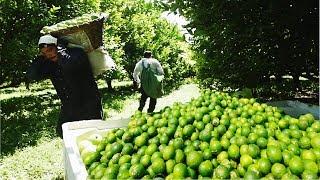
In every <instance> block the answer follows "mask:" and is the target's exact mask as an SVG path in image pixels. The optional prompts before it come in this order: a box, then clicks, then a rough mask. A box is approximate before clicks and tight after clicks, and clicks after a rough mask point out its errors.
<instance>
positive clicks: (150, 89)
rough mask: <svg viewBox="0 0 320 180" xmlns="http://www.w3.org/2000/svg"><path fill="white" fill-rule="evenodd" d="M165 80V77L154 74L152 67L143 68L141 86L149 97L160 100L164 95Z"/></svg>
mask: <svg viewBox="0 0 320 180" xmlns="http://www.w3.org/2000/svg"><path fill="white" fill-rule="evenodd" d="M163 78H164V76H163V75H158V74H156V73H155V72H153V71H152V69H151V67H150V65H148V67H143V70H142V73H141V86H142V88H143V90H144V91H145V92H146V94H147V95H148V96H150V97H152V98H159V97H161V96H162V95H163V94H164V92H163Z"/></svg>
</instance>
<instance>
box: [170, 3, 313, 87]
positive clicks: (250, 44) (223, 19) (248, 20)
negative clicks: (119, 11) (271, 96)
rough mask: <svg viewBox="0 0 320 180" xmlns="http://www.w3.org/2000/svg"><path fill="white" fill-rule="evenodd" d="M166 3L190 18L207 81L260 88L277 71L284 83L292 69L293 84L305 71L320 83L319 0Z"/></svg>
mask: <svg viewBox="0 0 320 180" xmlns="http://www.w3.org/2000/svg"><path fill="white" fill-rule="evenodd" d="M165 6H167V7H168V8H170V9H171V10H172V11H178V12H179V13H180V14H182V15H183V16H185V17H186V18H187V19H188V20H189V22H190V23H189V24H188V25H187V28H188V30H189V31H190V33H192V34H193V36H194V47H195V49H196V50H197V53H198V68H199V71H198V77H199V79H201V82H202V84H203V85H205V86H211V85H215V86H219V85H220V87H232V88H243V87H249V88H259V87H263V86H265V85H266V84H270V78H269V77H270V76H275V77H276V78H277V80H278V82H279V85H280V86H281V85H282V84H283V82H282V78H281V76H282V75H287V74H289V75H292V76H293V82H294V86H293V87H294V90H295V88H299V87H300V84H299V79H298V78H299V76H302V75H304V76H307V77H308V78H309V79H310V80H311V81H315V83H316V84H318V87H319V82H318V81H319V78H318V77H319V66H318V62H319V58H318V54H319V51H318V47H319V41H318V40H319V33H318V32H319V28H318V26H319V17H318V6H319V1H303V2H302V1H277V0H269V1H244V0H238V1H224V0H211V1H208V0H198V1H193V0H169V1H168V4H165ZM315 77H317V78H315ZM271 85H272V84H270V86H271ZM268 88H269V87H268ZM263 89H264V90H266V89H267V88H263Z"/></svg>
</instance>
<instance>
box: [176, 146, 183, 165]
mask: <svg viewBox="0 0 320 180" xmlns="http://www.w3.org/2000/svg"><path fill="white" fill-rule="evenodd" d="M184 159H185V155H184V152H183V151H182V150H181V149H177V150H176V152H175V161H176V163H182V162H184Z"/></svg>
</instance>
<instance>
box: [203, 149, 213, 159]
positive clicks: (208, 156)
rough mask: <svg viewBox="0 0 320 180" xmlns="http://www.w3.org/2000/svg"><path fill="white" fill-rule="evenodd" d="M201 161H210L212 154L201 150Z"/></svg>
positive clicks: (207, 150)
mask: <svg viewBox="0 0 320 180" xmlns="http://www.w3.org/2000/svg"><path fill="white" fill-rule="evenodd" d="M203 159H204V160H211V159H212V152H211V150H210V149H204V150H203Z"/></svg>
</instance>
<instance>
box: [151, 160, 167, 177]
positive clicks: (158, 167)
mask: <svg viewBox="0 0 320 180" xmlns="http://www.w3.org/2000/svg"><path fill="white" fill-rule="evenodd" d="M151 168H152V170H153V172H154V173H155V174H156V175H157V174H162V173H164V172H165V171H166V164H165V162H164V160H163V159H162V158H156V159H155V160H154V161H152V164H151Z"/></svg>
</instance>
